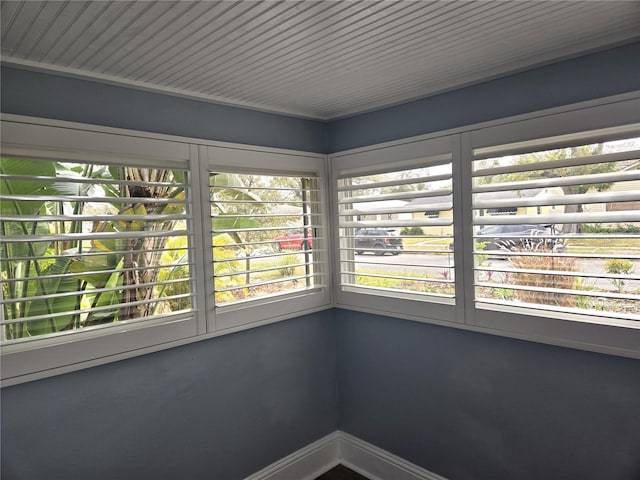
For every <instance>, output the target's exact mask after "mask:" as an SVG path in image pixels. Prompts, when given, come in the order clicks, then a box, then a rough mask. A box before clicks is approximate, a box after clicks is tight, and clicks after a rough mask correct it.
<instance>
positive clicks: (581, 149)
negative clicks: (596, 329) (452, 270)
mask: <svg viewBox="0 0 640 480" xmlns="http://www.w3.org/2000/svg"><path fill="white" fill-rule="evenodd" d="M621 130H622V131H621V132H617V131H616V130H615V129H614V130H609V131H605V132H603V131H593V132H583V133H582V134H581V135H580V138H579V139H573V138H572V136H570V135H569V136H566V137H564V138H555V139H554V143H556V144H557V145H558V146H554V147H553V148H546V149H536V148H535V144H532V143H531V142H529V143H528V144H527V146H526V147H525V148H524V149H523V151H518V150H519V149H518V148H517V147H516V146H514V145H511V146H509V152H507V154H501V151H503V150H504V147H503V146H497V147H495V148H484V149H477V150H476V151H475V152H474V157H475V160H474V162H473V209H474V243H475V248H474V266H475V271H476V275H475V292H474V293H475V300H476V305H477V306H478V307H480V308H485V309H493V308H499V307H500V306H509V308H510V309H513V308H521V309H523V311H531V310H533V311H535V312H536V313H539V312H543V311H546V312H550V314H551V315H554V314H557V313H561V312H562V313H571V314H575V315H582V316H585V315H588V316H590V317H595V318H601V319H606V320H607V321H609V322H611V321H619V320H631V321H638V320H640V208H639V207H640V156H639V153H640V137H638V136H636V135H637V132H625V130H626V129H624V128H623V129H621ZM589 138H593V139H594V140H593V141H590V140H589ZM609 138H611V139H612V140H609ZM540 143H541V144H542V145H544V144H549V140H548V139H541V140H540ZM493 152H496V153H497V154H494V153H493ZM505 209H508V210H512V211H513V214H512V215H511V216H510V217H509V218H505V217H498V216H497V215H498V214H497V213H492V212H498V211H500V210H505ZM481 210H484V211H486V212H488V213H487V214H485V215H484V216H480V215H479V212H480V211H481Z"/></svg>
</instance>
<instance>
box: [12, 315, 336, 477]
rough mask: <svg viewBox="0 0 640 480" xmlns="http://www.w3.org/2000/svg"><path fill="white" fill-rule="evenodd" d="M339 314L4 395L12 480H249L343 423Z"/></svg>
mask: <svg viewBox="0 0 640 480" xmlns="http://www.w3.org/2000/svg"><path fill="white" fill-rule="evenodd" d="M335 360H336V352H335V332H334V323H333V321H332V312H331V311H326V312H321V313H317V314H313V315H309V316H307V317H303V318H298V319H295V320H289V321H284V322H280V323H276V324H272V325H268V326H265V327H261V328H255V329H251V330H247V331H244V332H240V333H236V334H232V335H226V336H224V337H220V338H217V339H213V340H209V341H202V342H197V343H194V344H191V345H188V346H184V347H179V348H174V349H170V350H165V351H162V352H158V353H154V354H150V355H145V356H142V357H137V358H133V359H130V360H124V361H121V362H116V363H112V364H108V365H104V366H100V367H95V368H91V369H88V370H82V371H79V372H75V373H70V374H66V375H62V376H58V377H54V378H49V379H45V380H40V381H36V382H30V383H26V384H22V385H17V386H13V387H8V388H5V389H3V390H2V471H1V478H3V479H6V480H27V479H29V480H43V479H46V480H58V479H59V480H73V479H91V480H114V479H117V480H129V479H131V480H141V479H154V480H162V479H167V480H176V479H185V480H187V479H188V480H198V479H202V480H212V479H216V480H239V479H242V478H244V477H246V476H248V475H250V474H252V473H254V472H256V471H258V470H260V469H261V468H263V467H265V466H267V465H269V464H271V463H273V462H275V461H276V460H279V459H281V458H283V457H285V456H286V455H288V454H290V453H292V452H293V451H295V450H297V449H299V448H302V447H303V446H306V445H308V444H309V443H311V442H313V441H315V440H317V439H318V438H320V437H322V436H324V435H327V434H329V433H331V432H333V431H335V430H336V428H337V426H338V425H337V391H336V376H335V375H336V364H335Z"/></svg>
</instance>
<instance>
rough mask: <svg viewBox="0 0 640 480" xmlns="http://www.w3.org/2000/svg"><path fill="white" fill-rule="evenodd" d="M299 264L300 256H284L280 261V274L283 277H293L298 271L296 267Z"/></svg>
mask: <svg viewBox="0 0 640 480" xmlns="http://www.w3.org/2000/svg"><path fill="white" fill-rule="evenodd" d="M298 263H299V260H298V255H296V254H288V255H283V256H281V257H280V258H279V259H278V267H279V268H278V272H280V275H282V277H292V276H293V275H294V274H295V271H296V265H297V264H298Z"/></svg>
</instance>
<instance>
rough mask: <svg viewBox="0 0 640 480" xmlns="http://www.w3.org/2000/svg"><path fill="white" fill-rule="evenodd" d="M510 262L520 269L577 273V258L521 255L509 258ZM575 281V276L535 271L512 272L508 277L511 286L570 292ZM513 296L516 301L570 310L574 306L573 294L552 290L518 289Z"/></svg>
mask: <svg viewBox="0 0 640 480" xmlns="http://www.w3.org/2000/svg"><path fill="white" fill-rule="evenodd" d="M525 251H526V250H525ZM529 251H530V250H529ZM509 260H510V262H511V264H512V265H513V266H514V267H515V268H517V269H519V270H557V271H566V272H572V271H575V270H576V259H575V258H571V257H555V256H546V255H540V256H533V255H531V256H529V255H526V256H525V255H523V256H514V257H511V258H510V259H509ZM575 280H576V279H575V277H572V276H569V275H557V274H554V273H548V274H547V273H537V272H531V273H530V272H515V273H513V275H512V277H511V281H512V282H513V284H514V285H522V286H531V287H538V288H545V289H561V290H569V289H572V288H573V286H574V284H575ZM515 296H516V298H517V299H518V300H520V301H523V302H527V303H537V304H544V305H560V306H563V307H571V306H575V304H576V298H575V297H574V296H573V295H570V294H565V293H559V292H553V291H538V290H519V289H518V290H515Z"/></svg>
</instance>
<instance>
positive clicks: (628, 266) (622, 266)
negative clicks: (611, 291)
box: [604, 258, 633, 292]
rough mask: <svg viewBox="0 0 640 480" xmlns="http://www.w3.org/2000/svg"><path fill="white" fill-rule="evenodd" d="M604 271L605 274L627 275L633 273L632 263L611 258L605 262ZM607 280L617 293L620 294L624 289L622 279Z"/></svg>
mask: <svg viewBox="0 0 640 480" xmlns="http://www.w3.org/2000/svg"><path fill="white" fill-rule="evenodd" d="M604 269H605V271H606V272H607V273H609V274H613V275H629V274H631V273H633V263H632V262H631V260H627V259H620V258H612V259H610V260H607V261H606V263H605V264H604ZM609 280H610V281H611V283H613V286H614V287H615V288H616V290H617V291H618V292H622V290H623V289H624V280H623V279H622V278H611V279H609Z"/></svg>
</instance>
